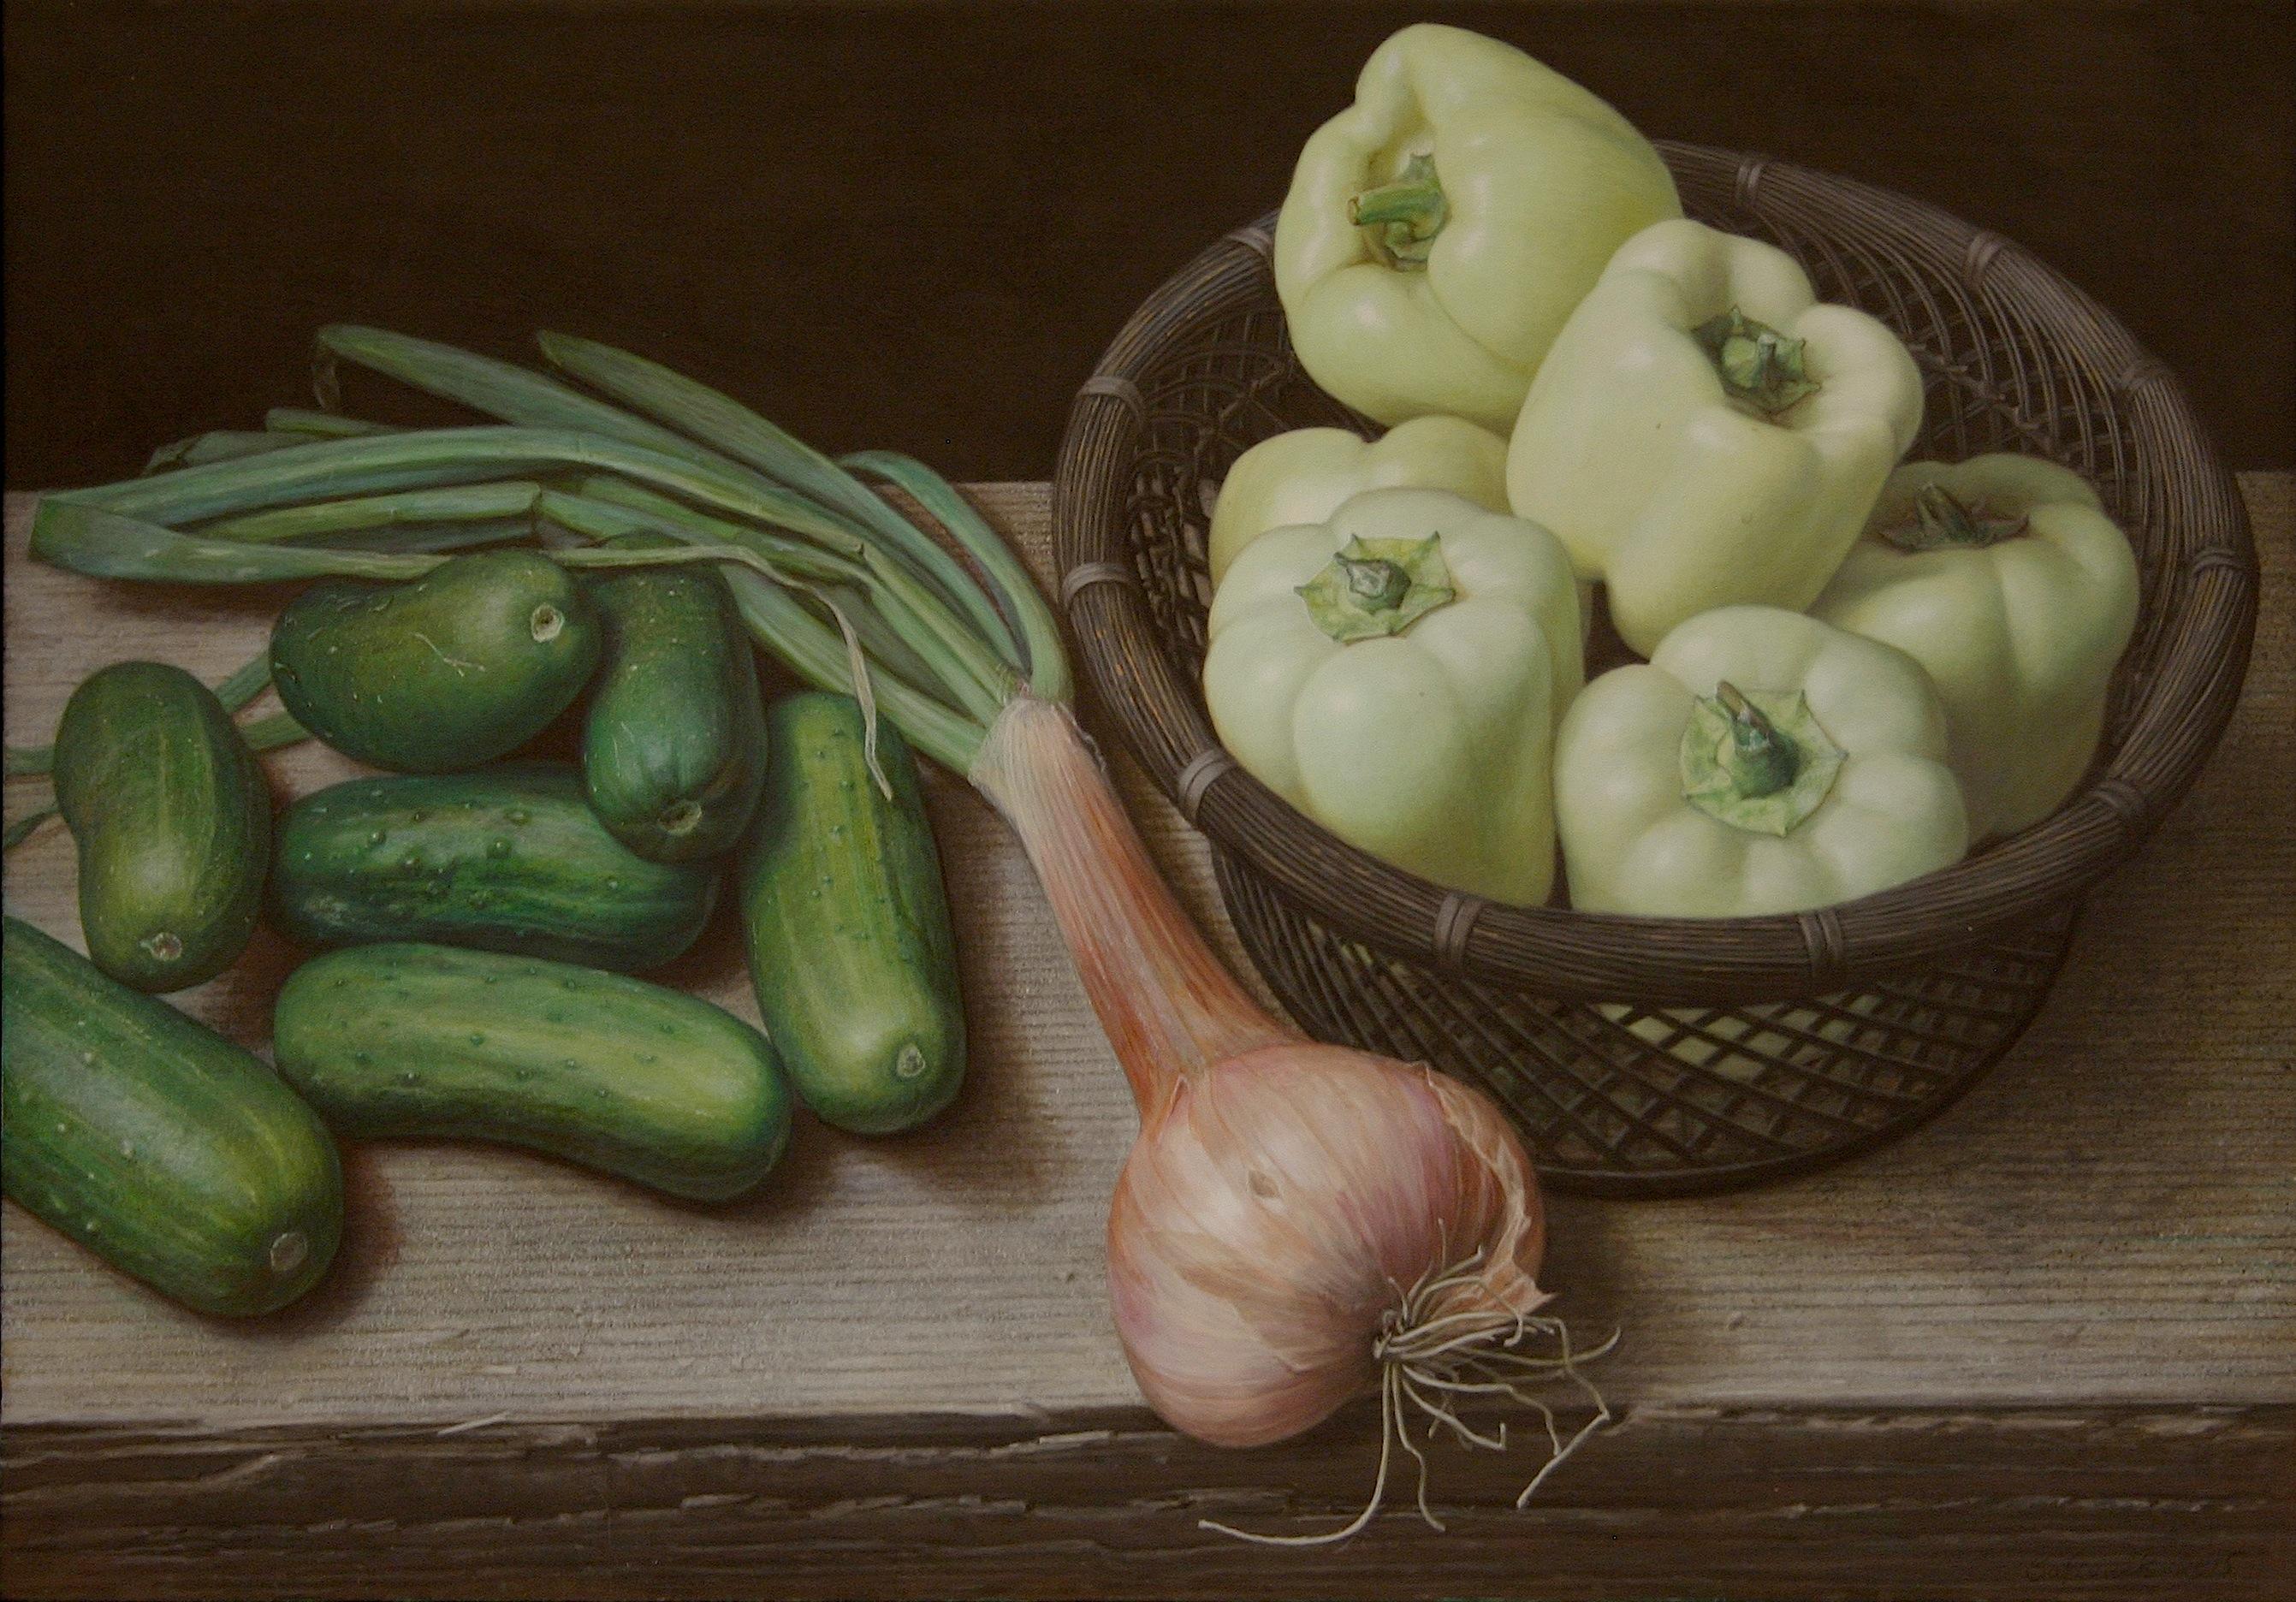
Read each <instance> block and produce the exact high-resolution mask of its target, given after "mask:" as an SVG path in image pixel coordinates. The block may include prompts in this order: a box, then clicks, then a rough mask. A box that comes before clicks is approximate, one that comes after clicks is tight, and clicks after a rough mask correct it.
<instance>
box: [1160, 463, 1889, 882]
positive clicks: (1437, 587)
mask: <svg viewBox="0 0 2296 1602" xmlns="http://www.w3.org/2000/svg"><path fill="white" fill-rule="evenodd" d="M1210 633H1211V648H1210V652H1209V653H1207V654H1206V656H1205V658H1204V701H1205V703H1206V705H1207V706H1208V707H1209V708H1210V711H1211V715H1212V724H1213V727H1215V728H1217V729H1218V732H1219V737H1220V740H1221V743H1223V744H1225V745H1226V747H1227V749H1228V751H1229V752H1231V753H1232V754H1233V755H1234V757H1235V759H1236V760H1237V761H1239V762H1240V763H1242V765H1243V767H1244V768H1245V770H1246V771H1248V772H1250V773H1251V774H1252V775H1254V776H1257V777H1258V778H1259V780H1260V782H1261V783H1263V784H1265V785H1267V786H1268V788H1270V789H1272V790H1274V791H1275V793H1277V794H1278V795H1281V796H1283V798H1284V799H1285V800H1286V801H1290V802H1291V803H1292V805H1293V806H1295V807H1297V808H1299V809H1300V811H1302V812H1304V813H1306V814H1307V815H1308V817H1312V818H1314V819H1315V820H1316V822H1318V823H1320V824H1322V825H1323V826H1324V827H1325V828H1327V829H1329V830H1331V831H1332V833H1333V834H1337V835H1338V836H1339V837H1340V838H1341V839H1342V840H1345V841H1347V842H1349V843H1350V844H1353V845H1356V846H1358V847H1360V848H1362V849H1363V850H1366V851H1369V852H1371V853H1372V854H1374V856H1377V857H1381V858H1382V859H1385V860H1387V861H1389V862H1391V863H1393V864H1394V865H1395V866H1397V867H1401V868H1404V869H1406V870H1407V871H1409V872H1412V873H1415V874H1418V875H1422V876H1423V877H1424V878H1428V879H1431V880H1433V881H1434V882H1435V883H1438V884H1443V885H1447V886H1449V887H1451V888H1453V889H1455V890H1462V891H1468V892H1470V893H1472V894H1475V895H1480V896H1488V897H1489V898H1491V899H1493V900H1501V901H1513V902H1521V903H1537V902H1538V901H1541V900H1545V899H1546V892H1547V891H1548V889H1549V888H1550V887H1551V886H1552V884H1553V882H1554V788H1553V776H1552V773H1551V771H1550V767H1549V763H1550V759H1551V756H1552V754H1553V749H1554V726H1555V723H1556V721H1557V720H1558V719H1560V717H1561V716H1562V709H1563V708H1564V707H1565V706H1567V705H1568V704H1569V702H1570V698H1571V696H1572V695H1573V694H1576V693H1577V691H1578V689H1579V684H1580V682H1581V680H1582V679H1583V678H1584V672H1585V670H1584V667H1583V665H1582V662H1583V658H1582V645H1581V641H1580V637H1579V604H1578V598H1577V592H1576V587H1575V586H1574V585H1573V583H1572V581H1571V576H1570V558H1569V557H1567V556H1565V555H1563V553H1562V546H1559V545H1557V544H1556V543H1555V541H1554V536H1553V535H1551V534H1548V533H1547V532H1546V530H1543V529H1539V528H1537V527H1535V526H1533V525H1531V524H1529V523H1525V522H1521V520H1520V519H1517V518H1513V517H1510V516H1505V515H1503V514H1500V513H1491V512H1486V511H1484V510H1483V509H1482V508H1481V507H1480V506H1477V505H1474V504H1473V503H1472V502H1470V501H1467V500H1464V499H1462V498H1461V497H1458V496H1456V495H1452V494H1448V493H1447V492H1445V491H1443V490H1439V489H1374V490H1371V491H1368V492H1367V493H1365V494H1362V495H1358V496H1357V497H1354V498H1353V499H1351V500H1349V501H1348V502H1347V503H1346V504H1345V505H1342V506H1341V507H1340V508H1339V509H1338V510H1337V511H1336V512H1334V513H1333V514H1332V516H1331V518H1330V520H1329V521H1328V522H1323V523H1316V524H1306V525H1301V526H1298V527H1294V528H1288V529H1275V530H1269V531H1268V532H1267V533H1266V534H1264V535H1262V536H1261V537H1260V538H1258V539H1256V540H1254V541H1253V542H1252V543H1251V545H1250V546H1247V547H1245V549H1244V551H1243V552H1242V555H1239V556H1237V558H1236V559H1235V563H1234V566H1232V567H1231V568H1229V569H1228V573H1227V578H1226V581H1225V582H1224V583H1222V584H1221V586H1220V587H1219V589H1218V593H1217V594H1216V595H1215V596H1214V597H1213V599H1212V609H1211V618H1210ZM1874 649H1879V647H1874Z"/></svg>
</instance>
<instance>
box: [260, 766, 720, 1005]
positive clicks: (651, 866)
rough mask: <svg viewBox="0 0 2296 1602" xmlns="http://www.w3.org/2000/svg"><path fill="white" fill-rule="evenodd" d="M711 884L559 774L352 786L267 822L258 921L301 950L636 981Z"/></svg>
mask: <svg viewBox="0 0 2296 1602" xmlns="http://www.w3.org/2000/svg"><path fill="white" fill-rule="evenodd" d="M716 900H717V871H716V869H715V868H714V867H709V866H707V865H702V864H693V863H685V864H670V863H661V862H649V861H647V860H646V859H644V858H643V857H641V856H638V855H637V854H636V853H635V852H634V851H632V850H630V849H629V848H628V847H627V846H626V845H624V844H623V843H622V842H620V841H619V840H617V839H615V838H614V837H613V836H612V835H611V834H608V833H607V832H606V826H604V825H603V824H602V823H600V822H599V821H598V817H597V814H595V813H594V812H592V811H591V810H590V805H589V803H588V802H587V801H585V800H583V798H582V776H581V775H580V774H578V773H577V772H576V771H575V770H574V768H572V767H571V766H570V765H569V764H566V763H562V762H507V763H504V764H502V765H500V766H498V767H494V768H480V770H479V771H477V772H475V773H458V774H449V775H439V776H418V775H404V776H392V777H388V778H366V779H351V780H348V781H347V782H345V783H343V784H340V785H330V786H329V787H328V788H326V789H324V790H317V791H314V792H313V793H310V794H309V795H307V796H304V797H303V798H302V799H301V800H300V801H297V802H296V803H295V804H294V805H293V806H291V807H290V808H288V809H287V810H286V812H285V813H284V814H283V816H282V817H280V820H279V838H278V847H277V850H276V852H275V856H274V858H273V863H272V871H271V918H272V922H273V923H274V924H275V925H276V926H277V928H278V930H279V932H281V933H282V934H284V935H286V936H287V937H288V938H289V939H290V940H292V941H298V942H299V943H301V944H303V945H307V946H351V945H364V944H366V943H368V942H371V941H402V940H416V941H442V942H444V943H446V944H447V945H455V946H475V947H479V948H480V949H485V950H490V951H511V952H515V953H518V954H520V955H521V956H528V957H551V958H553V959H555V960H558V961H561V962H578V963H581V964H584V965H586V966H589V967H594V968H613V969H616V970H618V971H620V972H623V973H635V972H638V971H641V970H643V969H646V968H653V967H659V966H660V965H662V964H663V963H666V962H668V961H670V960H672V959H673V958H675V957H677V956H678V955H679V954H680V953H682V952H683V951H685V949H686V948H687V947H689V946H691V945H692V944H693V941H694V939H695V937H696V936H698V935H700V934H701V927H702V925H703V924H706V923H708V922H709V909H710V907H711V906H712V904H713V903H714V902H715V901H716Z"/></svg>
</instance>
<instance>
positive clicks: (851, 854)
mask: <svg viewBox="0 0 2296 1602" xmlns="http://www.w3.org/2000/svg"><path fill="white" fill-rule="evenodd" d="M766 727H767V740H768V741H769V743H771V745H772V748H773V752H774V760H773V763H772V765H771V767H770V768H768V769H767V774H766V790H765V798H764V800H763V801H761V802H760V803H759V804H758V817H757V821H756V822H755V823H754V824H753V825H752V826H750V837H749V840H748V841H747V842H745V844H744V845H743V847H742V859H741V870H740V871H741V879H742V927H743V929H744V930H745V931H746V932H747V934H748V939H749V950H750V978H751V980H752V981H753V982H755V983H756V985H757V989H758V1012H759V1015H761V1016H762V1017H763V1018H764V1019H765V1021H766V1032H767V1034H769V1035H770V1036H772V1037H773V1041H774V1045H775V1047H776V1048H777V1049H778V1050H779V1051H780V1052H781V1054H782V1061H783V1064H786V1065H787V1067H788V1069H789V1073H790V1079H791V1082H793V1083H794V1084H795V1085H796V1087H797V1093H798V1095H799V1097H803V1098H804V1101H805V1105H807V1106H808V1107H811V1108H812V1109H813V1110H814V1112H815V1113H816V1114H818V1115H819V1116H820V1117H821V1118H822V1119H823V1120H824V1121H826V1122H829V1123H833V1124H835V1125H837V1126H838V1127H839V1128H840V1129H845V1130H854V1131H856V1132H857V1133H860V1134H870V1135H875V1134H887V1133H890V1132H891V1131H893V1130H906V1129H913V1128H914V1127H915V1126H916V1125H918V1124H920V1123H922V1122H923V1121H925V1120H926V1119H928V1118H931V1116H932V1115H933V1114H934V1113H938V1112H939V1111H940V1110H941V1109H942V1108H943V1107H945V1106H947V1105H948V1103H949V1101H950V1099H951V1098H952V1097H955V1095H956V1090H957V1086H958V1085H959V1084H960V1083H961V1082H962V1081H963V1080H964V999H963V998H962V997H961V995H960V994H959V992H958V990H957V980H956V943H955V938H954V937H953V936H952V935H951V933H950V931H949V921H948V896H947V891H945V890H944V889H943V888H942V885H941V878H940V858H939V854H938V853H937V852H936V851H935V850H934V849H933V837H932V829H931V826H929V825H928V824H927V823H926V821H925V809H924V798H923V796H922V794H921V793H919V791H918V788H917V775H916V764H915V763H914V761H913V760H911V758H910V756H909V751H908V747H907V746H906V744H905V743H903V742H902V739H901V736H900V735H899V733H898V731H897V730H895V729H894V727H892V725H890V723H883V722H881V723H879V724H878V726H877V758H878V762H879V764H880V765H881V767H882V768H884V770H885V776H886V777H887V778H888V779H889V780H890V783H891V785H892V787H893V794H892V799H890V801H889V800H887V799H886V797H885V796H884V794H883V793H882V792H881V791H880V790H879V789H878V788H877V785H876V781H875V780H874V779H873V778H872V777H871V776H870V773H869V768H868V763H867V760H866V759H865V756H864V753H863V745H862V741H863V737H864V730H863V725H862V720H861V711H860V709H859V708H858V707H857V706H856V705H855V704H854V702H853V701H852V699H851V698H850V697H849V696H845V695H832V694H823V693H808V694H801V695H792V696H790V697H788V698H786V699H784V700H783V701H780V702H775V704H774V706H773V707H772V709H771V710H770V711H768V712H767V716H766Z"/></svg>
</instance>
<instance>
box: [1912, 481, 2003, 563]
mask: <svg viewBox="0 0 2296 1602" xmlns="http://www.w3.org/2000/svg"><path fill="white" fill-rule="evenodd" d="M2030 526H2031V520H2030V518H2025V517H2011V516H2006V515H1997V514H1994V513H1989V512H1988V511H1987V510H1986V509H1985V506H1984V505H1983V504H1982V503H1980V504H1979V505H1974V506H1972V505H1969V504H1968V503H1966V502H1964V500H1963V499H1962V498H1961V497H1959V496H1957V495H1956V494H1955V493H1954V492H1953V491H1952V490H1950V489H1947V488H1946V487H1945V486H1944V485H1943V484H1939V483H1929V484H1924V485H1923V486H1922V487H1921V488H1920V489H1918V490H1916V491H1915V492H1914V516H1913V521H1912V522H1903V523H1898V524H1897V525H1896V526H1895V527H1892V528H1887V529H1883V530H1882V531H1881V534H1882V538H1883V539H1886V540H1888V541H1889V542H1890V544H1891V545H1893V546H1897V547H1898V549H1899V550H1901V551H1981V550H1984V549H1985V548H1986V547H1987V546H1996V545H1999V544H2000V543H2001V542H2002V541H2003V540H2005V539H2014V538H2017V537H2018V536H2019V535H2021V534H2022V533H2024V532H2025V530H2027V529H2028V528H2029V527H2030Z"/></svg>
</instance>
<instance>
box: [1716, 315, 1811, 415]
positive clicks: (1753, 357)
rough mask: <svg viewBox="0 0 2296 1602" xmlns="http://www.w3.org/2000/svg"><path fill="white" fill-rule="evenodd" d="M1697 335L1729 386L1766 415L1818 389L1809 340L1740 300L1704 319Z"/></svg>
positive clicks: (1730, 391) (1733, 395)
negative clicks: (1758, 316)
mask: <svg viewBox="0 0 2296 1602" xmlns="http://www.w3.org/2000/svg"><path fill="white" fill-rule="evenodd" d="M1691 337H1692V338H1693V339H1694V340H1696V341H1698V343H1699V345H1700V347H1701V348H1702V349H1704V350H1705V352H1706V355H1707V358H1708V359H1709V360H1710V361H1711V362H1713V364H1714V370H1715V372H1716V373H1718V374H1720V375H1721V379H1722V388H1723V390H1724V392H1725V393H1726V394H1727V395H1728V396H1729V397H1730V398H1731V399H1733V400H1735V401H1739V402H1742V403H1743V404H1744V405H1746V406H1748V407H1751V408H1753V410H1754V411H1756V412H1758V413H1759V414H1760V415H1762V416H1764V417H1766V418H1768V417H1775V416H1777V415H1779V414H1781V413H1784V412H1787V411H1791V410H1792V408H1793V407H1795V406H1796V405H1797V404H1799V403H1800V401H1802V400H1804V399H1806V398H1808V397H1809V396H1812V395H1815V394H1816V393H1817V390H1818V385H1817V383H1816V380H1814V379H1812V378H1811V377H1810V376H1809V371H1808V361H1807V357H1806V356H1805V354H1804V352H1805V347H1806V346H1807V344H1808V341H1804V340H1797V339H1790V338H1788V337H1787V336H1786V335H1784V334H1783V333H1779V332H1778V331H1777V330H1776V329H1775V328H1773V327H1771V326H1770V325H1768V324H1767V323H1761V322H1757V321H1756V320H1755V319H1753V318H1752V317H1750V316H1747V315H1746V314H1745V313H1744V312H1743V311H1741V310H1739V309H1738V308H1736V307H1732V308H1730V309H1729V310H1728V311H1726V312H1724V313H1723V314H1722V315H1721V316H1716V317H1709V318H1708V319H1707V320H1706V321H1705V322H1703V323H1701V324H1700V325H1698V326H1697V327H1696V328H1694V329H1693V330H1691Z"/></svg>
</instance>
